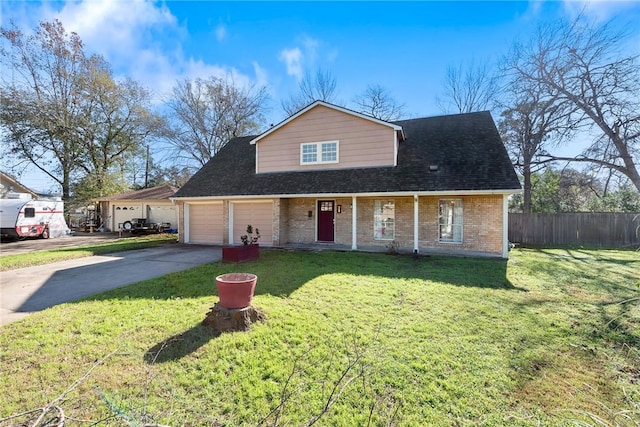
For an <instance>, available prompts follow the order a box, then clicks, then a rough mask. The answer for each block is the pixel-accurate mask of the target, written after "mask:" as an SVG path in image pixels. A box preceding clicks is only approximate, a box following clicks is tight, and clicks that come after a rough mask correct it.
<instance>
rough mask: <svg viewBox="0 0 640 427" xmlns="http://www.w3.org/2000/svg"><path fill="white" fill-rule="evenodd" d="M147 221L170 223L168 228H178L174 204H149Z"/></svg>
mask: <svg viewBox="0 0 640 427" xmlns="http://www.w3.org/2000/svg"><path fill="white" fill-rule="evenodd" d="M148 209H149V222H151V223H156V222H159V223H166V222H168V223H169V224H171V227H170V228H178V215H177V214H176V207H175V206H174V205H149V206H148Z"/></svg>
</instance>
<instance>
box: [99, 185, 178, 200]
mask: <svg viewBox="0 0 640 427" xmlns="http://www.w3.org/2000/svg"><path fill="white" fill-rule="evenodd" d="M177 190H178V189H177V188H176V187H173V186H171V185H160V186H158V187H151V188H143V189H141V190H135V191H128V192H126V193H121V194H113V195H111V196H104V197H97V198H95V199H94V200H96V201H103V200H145V199H153V200H162V199H166V200H169V199H170V198H171V197H172V196H173V195H174V194H175V192H176V191H177Z"/></svg>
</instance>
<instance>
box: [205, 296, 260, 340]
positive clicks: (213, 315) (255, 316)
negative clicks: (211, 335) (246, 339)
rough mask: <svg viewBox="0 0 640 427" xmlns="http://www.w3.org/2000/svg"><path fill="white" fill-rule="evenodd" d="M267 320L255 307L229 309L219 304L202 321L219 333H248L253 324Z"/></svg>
mask: <svg viewBox="0 0 640 427" xmlns="http://www.w3.org/2000/svg"><path fill="white" fill-rule="evenodd" d="M266 319H267V317H266V316H265V314H264V313H263V312H261V311H260V310H258V309H257V308H255V307H253V306H249V307H244V308H238V309H228V308H224V307H222V306H221V305H220V303H219V302H217V303H216V304H215V305H214V306H213V307H212V308H211V311H209V313H208V314H207V317H205V319H204V320H203V321H202V324H203V325H204V326H208V327H210V328H212V329H213V330H214V331H216V332H218V333H222V332H233V331H248V330H249V329H251V325H252V324H253V323H255V322H264V321H265V320H266Z"/></svg>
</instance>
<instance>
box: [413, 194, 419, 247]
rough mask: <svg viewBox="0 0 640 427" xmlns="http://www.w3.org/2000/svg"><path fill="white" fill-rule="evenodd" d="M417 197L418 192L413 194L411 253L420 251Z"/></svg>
mask: <svg viewBox="0 0 640 427" xmlns="http://www.w3.org/2000/svg"><path fill="white" fill-rule="evenodd" d="M418 201H419V198H418V194H417V193H416V194H414V195H413V253H414V254H417V253H418V252H419V251H420V248H419V238H420V233H419V231H420V222H419V221H418V214H419V211H420V209H419V205H420V204H419V203H418Z"/></svg>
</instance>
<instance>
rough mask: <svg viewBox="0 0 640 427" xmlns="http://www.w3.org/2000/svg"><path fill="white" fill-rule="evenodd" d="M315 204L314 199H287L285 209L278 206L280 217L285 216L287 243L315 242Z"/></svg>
mask: <svg viewBox="0 0 640 427" xmlns="http://www.w3.org/2000/svg"><path fill="white" fill-rule="evenodd" d="M315 203H316V201H315V199H289V200H288V203H287V207H286V209H283V208H284V206H283V205H280V208H281V209H280V216H283V215H285V216H286V221H285V224H286V229H287V240H286V242H287V243H313V242H315V238H316V236H315V231H316V223H315V218H316V217H315V211H316V207H315ZM283 211H284V212H283ZM309 211H311V217H309ZM281 243H282V240H281Z"/></svg>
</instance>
